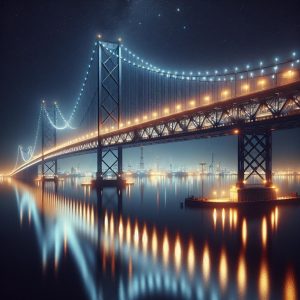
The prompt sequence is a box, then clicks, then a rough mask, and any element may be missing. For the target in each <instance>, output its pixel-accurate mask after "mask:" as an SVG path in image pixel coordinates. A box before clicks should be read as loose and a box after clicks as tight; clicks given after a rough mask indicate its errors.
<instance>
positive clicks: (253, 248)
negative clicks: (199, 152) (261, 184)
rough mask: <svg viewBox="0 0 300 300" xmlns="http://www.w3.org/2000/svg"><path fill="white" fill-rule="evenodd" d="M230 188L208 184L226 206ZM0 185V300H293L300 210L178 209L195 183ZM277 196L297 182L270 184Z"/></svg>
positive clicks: (227, 182)
mask: <svg viewBox="0 0 300 300" xmlns="http://www.w3.org/2000/svg"><path fill="white" fill-rule="evenodd" d="M235 180H236V179H235V178H234V177H232V178H230V177H228V178H206V179H205V182H204V193H205V194H206V195H207V196H210V197H218V196H225V197H226V196H228V194H229V189H230V186H232V185H233V184H234V182H235ZM81 181H84V179H67V180H65V181H64V182H60V183H59V185H58V187H57V188H55V187H54V184H52V183H49V184H47V185H46V186H45V187H44V189H43V188H42V187H41V186H38V185H28V184H24V183H21V182H17V181H11V180H4V181H2V182H0V238H1V245H0V266H1V268H0V274H1V288H0V299H87V300H89V299H90V300H94V299H120V300H125V299H153V298H155V299H297V298H298V297H300V296H299V295H300V291H299V288H298V287H299V286H300V239H299V237H300V234H299V230H300V206H299V207H298V206H280V207H272V208H262V209H259V210H258V209H255V210H253V209H252V210H250V209H249V210H247V211H245V210H241V209H229V208H222V207H220V208H216V209H214V208H211V209H193V210H192V209H183V208H181V205H180V204H181V202H182V201H183V199H184V198H185V197H186V196H187V195H191V194H194V195H200V194H201V182H200V180H199V178H196V177H194V178H181V179H180V178H164V177H152V178H143V179H137V178H136V179H133V183H134V184H133V185H130V186H127V188H126V189H124V190H123V191H122V192H120V193H118V192H117V191H116V190H115V189H106V190H104V191H103V193H100V192H99V193H97V192H96V191H94V190H91V189H90V188H89V187H83V186H81ZM275 184H276V185H277V186H278V190H279V191H278V192H279V194H286V193H290V192H294V191H298V192H299V191H300V178H299V177H281V178H275Z"/></svg>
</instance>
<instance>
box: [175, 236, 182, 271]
mask: <svg viewBox="0 0 300 300" xmlns="http://www.w3.org/2000/svg"><path fill="white" fill-rule="evenodd" d="M174 263H175V268H176V271H177V272H179V271H180V269H181V244H180V239H179V236H178V235H176V240H175V247H174Z"/></svg>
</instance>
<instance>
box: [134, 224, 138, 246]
mask: <svg viewBox="0 0 300 300" xmlns="http://www.w3.org/2000/svg"><path fill="white" fill-rule="evenodd" d="M133 242H134V246H135V247H138V245H139V227H138V224H137V221H135V225H134V233H133Z"/></svg>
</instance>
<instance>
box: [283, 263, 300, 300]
mask: <svg viewBox="0 0 300 300" xmlns="http://www.w3.org/2000/svg"><path fill="white" fill-rule="evenodd" d="M283 298H284V299H285V300H296V299H297V284H296V280H295V275H294V272H293V270H292V269H291V268H289V269H288V271H287V273H286V276H285V282H284V295H283Z"/></svg>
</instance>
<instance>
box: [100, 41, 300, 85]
mask: <svg viewBox="0 0 300 300" xmlns="http://www.w3.org/2000/svg"><path fill="white" fill-rule="evenodd" d="M99 43H100V44H101V45H102V46H103V47H104V48H105V49H106V50H107V51H109V52H110V53H111V54H113V55H114V56H116V57H118V58H119V55H118V54H117V53H115V52H114V51H112V50H111V49H109V48H108V47H107V46H106V43H105V42H101V41H100V42H99ZM121 47H122V49H124V50H125V52H126V53H127V54H128V55H129V56H130V57H131V59H128V58H126V57H125V56H123V55H122V56H121V57H120V58H121V59H122V61H124V62H125V63H127V64H130V65H132V66H135V67H137V68H141V69H146V70H148V71H151V72H155V73H158V74H159V75H162V76H165V77H168V78H177V79H185V80H201V81H226V80H231V81H233V80H237V79H244V78H245V77H246V76H249V77H250V78H253V77H254V76H261V75H264V74H265V73H266V70H268V69H269V70H272V72H273V73H276V72H278V69H279V67H280V66H281V65H286V64H290V66H291V67H292V68H293V67H294V65H295V64H299V63H300V60H299V59H297V58H296V56H297V55H296V52H293V53H292V57H290V58H288V59H286V60H284V61H282V62H279V58H278V57H276V58H275V59H274V64H271V65H267V66H264V65H263V62H262V61H260V62H259V66H258V67H254V68H251V67H250V65H249V64H247V65H246V67H245V68H244V69H240V68H239V67H234V69H227V68H225V69H224V71H223V72H220V71H218V70H215V71H213V72H211V71H205V72H201V71H198V72H185V71H183V72H178V71H166V70H165V69H163V68H160V67H157V66H155V65H154V64H152V63H149V62H148V61H146V60H145V59H143V58H141V57H140V56H138V55H137V54H135V53H134V52H132V51H131V50H129V49H128V48H127V47H125V46H124V45H123V44H121ZM273 75H274V74H272V76H273ZM273 78H274V76H273Z"/></svg>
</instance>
